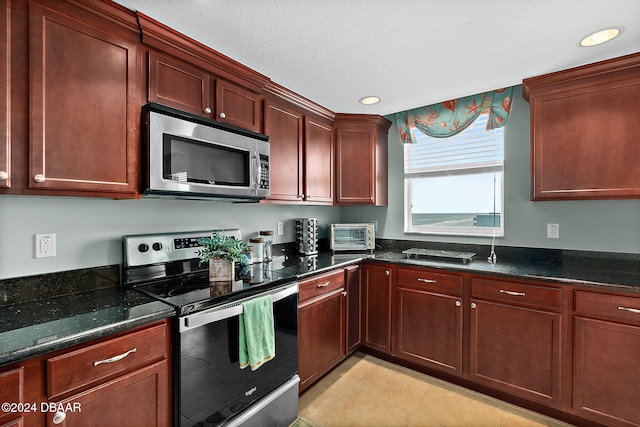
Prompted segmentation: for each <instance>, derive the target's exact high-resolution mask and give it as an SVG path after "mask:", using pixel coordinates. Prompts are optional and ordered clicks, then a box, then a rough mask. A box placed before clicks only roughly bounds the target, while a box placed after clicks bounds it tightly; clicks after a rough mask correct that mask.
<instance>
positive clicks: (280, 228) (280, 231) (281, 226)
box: [278, 221, 284, 236]
mask: <svg viewBox="0 0 640 427" xmlns="http://www.w3.org/2000/svg"><path fill="white" fill-rule="evenodd" d="M283 234H284V223H283V222H282V221H278V236H282V235H283Z"/></svg>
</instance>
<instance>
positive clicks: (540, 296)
mask: <svg viewBox="0 0 640 427" xmlns="http://www.w3.org/2000/svg"><path fill="white" fill-rule="evenodd" d="M471 296H472V297H474V298H486V299H492V300H495V301H504V302H509V303H513V304H522V305H528V306H535V307H546V308H554V309H559V308H560V307H561V305H562V291H561V290H560V289H558V288H549V287H546V286H536V285H525V284H523V283H515V282H502V281H497V280H487V279H472V280H471Z"/></svg>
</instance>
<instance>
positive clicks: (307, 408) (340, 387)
mask: <svg viewBox="0 0 640 427" xmlns="http://www.w3.org/2000/svg"><path fill="white" fill-rule="evenodd" d="M351 387H352V386H351V385H350V384H349V383H348V382H346V381H340V380H339V379H338V380H336V379H335V378H330V377H324V378H322V379H321V380H319V381H318V382H317V383H315V384H314V385H313V386H311V387H310V388H308V389H307V390H305V392H304V393H302V395H301V396H300V398H299V399H298V412H299V414H300V416H302V417H304V418H306V419H309V420H311V421H317V420H318V419H320V417H321V416H322V414H324V413H325V412H326V411H327V410H328V409H329V408H330V407H331V406H332V405H333V404H335V403H336V402H337V401H338V400H339V399H340V398H341V397H342V396H343V395H344V394H345V393H346V392H347V390H349V389H350V388H351Z"/></svg>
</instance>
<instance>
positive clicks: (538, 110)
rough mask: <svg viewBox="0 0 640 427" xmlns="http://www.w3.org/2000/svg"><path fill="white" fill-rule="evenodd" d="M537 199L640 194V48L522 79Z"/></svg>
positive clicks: (634, 196)
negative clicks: (639, 107) (638, 109)
mask: <svg viewBox="0 0 640 427" xmlns="http://www.w3.org/2000/svg"><path fill="white" fill-rule="evenodd" d="M523 84H524V86H523V90H524V95H525V98H527V99H528V100H529V101H530V104H531V173H532V179H531V183H532V187H533V188H532V198H533V200H562V199H620V198H638V197H639V196H640V169H639V168H638V167H637V165H638V162H640V155H639V154H638V153H639V151H638V134H640V121H638V120H636V119H635V118H636V117H637V114H636V113H635V111H636V105H637V103H638V99H640V54H638V53H636V54H632V55H627V56H624V57H621V58H614V59H611V60H607V61H602V62H599V63H594V64H589V65H585V66H582V67H578V68H573V69H570V70H565V71H561V72H557V73H553V74H549V75H545V76H539V77H534V78H531V79H525V80H524V81H523Z"/></svg>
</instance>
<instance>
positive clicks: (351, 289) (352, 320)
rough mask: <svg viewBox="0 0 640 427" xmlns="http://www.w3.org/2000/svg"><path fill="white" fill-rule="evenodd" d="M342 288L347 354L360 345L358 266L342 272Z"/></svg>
mask: <svg viewBox="0 0 640 427" xmlns="http://www.w3.org/2000/svg"><path fill="white" fill-rule="evenodd" d="M344 274H345V276H344V277H345V280H344V286H345V289H346V291H347V325H346V334H347V353H351V352H353V351H354V350H355V349H356V348H358V347H359V346H360V344H361V343H362V273H361V268H360V266H359V265H352V266H349V267H347V268H345V270H344Z"/></svg>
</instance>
